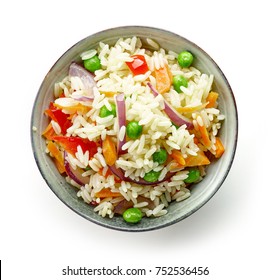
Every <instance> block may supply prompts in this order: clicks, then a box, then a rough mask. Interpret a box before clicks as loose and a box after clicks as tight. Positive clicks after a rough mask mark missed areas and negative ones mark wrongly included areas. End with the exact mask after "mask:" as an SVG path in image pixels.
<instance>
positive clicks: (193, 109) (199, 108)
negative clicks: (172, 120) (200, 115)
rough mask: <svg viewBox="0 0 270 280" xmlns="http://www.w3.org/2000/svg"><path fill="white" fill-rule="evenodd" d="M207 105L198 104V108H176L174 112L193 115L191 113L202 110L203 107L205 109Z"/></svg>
mask: <svg viewBox="0 0 270 280" xmlns="http://www.w3.org/2000/svg"><path fill="white" fill-rule="evenodd" d="M207 104H208V103H207V102H206V103H204V104H200V105H198V106H193V107H178V108H175V110H176V111H177V112H178V113H180V114H183V113H193V112H196V111H199V110H202V109H204V108H205V107H207Z"/></svg>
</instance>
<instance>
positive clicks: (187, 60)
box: [177, 51, 193, 68]
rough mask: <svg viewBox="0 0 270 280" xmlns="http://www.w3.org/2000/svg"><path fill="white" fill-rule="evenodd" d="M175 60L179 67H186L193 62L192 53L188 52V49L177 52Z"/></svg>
mask: <svg viewBox="0 0 270 280" xmlns="http://www.w3.org/2000/svg"><path fill="white" fill-rule="evenodd" d="M177 60H178V63H179V65H180V66H181V67H183V68H187V67H189V66H190V65H191V64H192V62H193V55H192V53H190V52H188V51H182V52H180V53H179V55H178V57H177Z"/></svg>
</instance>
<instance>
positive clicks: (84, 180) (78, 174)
mask: <svg viewBox="0 0 270 280" xmlns="http://www.w3.org/2000/svg"><path fill="white" fill-rule="evenodd" d="M66 158H67V152H66V151H65V152H64V165H65V169H66V172H67V175H68V176H69V177H70V178H71V179H72V180H73V181H75V182H76V183H77V184H79V185H81V186H84V185H85V184H88V183H89V177H83V176H82V173H83V171H82V170H81V169H80V168H77V169H73V168H72V166H71V165H70V164H69V162H68V161H67V159H66Z"/></svg>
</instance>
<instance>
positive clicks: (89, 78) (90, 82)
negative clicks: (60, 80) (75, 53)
mask: <svg viewBox="0 0 270 280" xmlns="http://www.w3.org/2000/svg"><path fill="white" fill-rule="evenodd" d="M69 76H70V77H79V78H80V79H81V80H82V82H83V85H84V87H85V90H86V92H87V95H88V97H92V98H93V97H94V93H93V88H94V87H96V85H97V84H96V81H95V80H94V76H93V75H92V74H91V73H90V72H88V71H87V70H86V69H84V68H83V67H82V66H80V65H79V64H77V63H75V62H73V63H71V65H70V67H69Z"/></svg>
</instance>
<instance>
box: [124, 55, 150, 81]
mask: <svg viewBox="0 0 270 280" xmlns="http://www.w3.org/2000/svg"><path fill="white" fill-rule="evenodd" d="M131 58H133V61H131V62H126V64H127V66H128V67H129V69H130V70H131V72H132V73H133V75H134V76H136V75H141V74H145V73H146V72H147V71H148V70H149V68H148V65H147V62H146V60H145V57H144V55H141V54H136V55H132V56H131Z"/></svg>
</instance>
